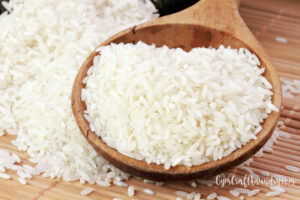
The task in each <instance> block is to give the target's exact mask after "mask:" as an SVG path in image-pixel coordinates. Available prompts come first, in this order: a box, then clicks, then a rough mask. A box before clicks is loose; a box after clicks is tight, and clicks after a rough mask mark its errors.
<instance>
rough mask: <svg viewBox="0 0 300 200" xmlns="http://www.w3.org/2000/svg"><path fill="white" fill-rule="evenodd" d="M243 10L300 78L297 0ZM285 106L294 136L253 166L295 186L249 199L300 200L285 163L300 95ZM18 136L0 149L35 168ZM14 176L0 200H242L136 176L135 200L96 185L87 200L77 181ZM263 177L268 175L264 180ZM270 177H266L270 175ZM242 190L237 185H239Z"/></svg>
mask: <svg viewBox="0 0 300 200" xmlns="http://www.w3.org/2000/svg"><path fill="white" fill-rule="evenodd" d="M240 12H241V15H242V17H243V18H244V20H245V22H246V23H247V25H248V26H249V28H250V29H251V30H252V32H253V33H254V34H255V35H256V37H257V38H258V40H259V41H260V42H261V43H262V45H263V46H264V48H265V49H266V51H267V52H268V53H269V55H270V56H271V59H272V61H273V63H274V65H275V66H276V67H277V69H278V71H279V74H280V76H281V77H285V78H289V79H300V56H299V55H300V1H297V0H264V1H261V0H244V1H242V3H241V7H240ZM277 36H280V37H284V38H286V39H287V40H288V43H286V44H283V43H278V42H276V41H275V38H276V37H277ZM283 104H284V108H283V109H282V112H281V118H280V120H281V121H283V122H284V123H285V124H284V125H283V126H281V129H282V130H285V131H287V132H289V133H290V135H291V137H290V138H285V137H282V136H279V137H278V140H277V142H275V144H274V146H273V150H274V151H273V152H272V153H264V155H263V156H262V157H253V159H254V161H253V162H252V163H251V164H250V168H251V169H252V170H253V171H254V172H255V173H257V174H259V171H260V170H266V171H269V172H271V174H281V175H285V176H286V177H287V178H288V179H291V180H294V182H295V183H294V184H285V185H282V187H283V188H285V189H286V191H287V192H286V193H283V194H281V195H280V196H277V197H265V193H266V192H269V191H271V190H270V189H269V188H268V186H267V185H259V186H254V187H253V186H249V187H248V189H253V188H259V189H260V190H261V192H260V193H258V194H257V195H256V196H255V197H247V196H246V197H245V199H275V200H276V199H278V200H279V199H280V200H282V199H291V200H297V199H300V173H299V172H298V173H296V172H291V171H288V170H286V169H285V168H284V166H285V165H293V166H296V167H300V97H299V96H297V97H294V98H290V99H287V98H284V99H283ZM14 138H15V137H14V136H11V135H6V136H4V137H0V149H8V150H9V151H10V152H14V153H16V154H17V155H19V156H20V157H21V158H22V162H23V163H25V164H30V163H29V161H28V159H29V157H28V155H27V154H26V153H24V152H21V151H17V149H16V147H14V146H13V145H12V144H11V142H10V141H11V140H13V139H14ZM7 173H8V174H10V175H11V176H12V179H11V180H4V179H1V178H0V199H1V200H50V199H51V200H53V199H59V200H61V199H64V200H77V199H82V200H88V199H101V200H102V199H113V198H114V197H118V198H121V199H141V200H142V199H145V200H146V199H150V198H151V199H176V196H177V195H176V194H175V193H174V191H176V190H183V191H186V192H197V193H198V192H199V193H201V194H202V198H206V196H207V195H208V194H211V193H213V192H216V193H218V195H222V196H226V197H229V198H231V199H239V198H236V197H234V196H232V195H231V194H229V190H230V189H232V188H234V187H232V186H229V185H226V186H225V187H224V188H220V187H219V186H213V187H208V186H206V185H202V184H197V187H196V188H194V187H191V186H190V185H189V184H187V183H185V182H176V183H166V184H164V185H163V186H155V185H152V184H147V183H144V182H142V181H141V180H138V179H136V178H131V179H130V180H129V181H127V183H128V184H129V185H133V186H134V187H135V190H136V195H135V196H134V198H132V197H131V198H129V197H128V196H127V187H119V186H111V187H108V188H106V187H101V186H97V185H93V186H92V187H93V188H94V192H93V193H91V194H90V195H88V196H82V195H80V192H81V190H83V189H84V188H86V187H89V186H90V185H88V184H85V185H81V184H79V183H78V182H63V181H61V180H58V179H49V178H43V177H41V176H34V177H33V179H32V180H29V181H28V184H27V185H21V184H20V183H19V182H18V181H17V175H16V173H15V172H14V171H10V170H8V171H7ZM228 173H231V174H235V175H236V176H237V177H243V176H244V175H247V174H248V173H246V172H245V171H243V170H241V169H238V168H235V169H233V170H231V171H230V172H228ZM260 177H261V178H263V176H260ZM265 178H266V177H265ZM235 187H237V186H235ZM144 188H149V189H152V190H153V191H155V195H154V196H151V195H148V194H145V193H143V192H142V190H143V189H144Z"/></svg>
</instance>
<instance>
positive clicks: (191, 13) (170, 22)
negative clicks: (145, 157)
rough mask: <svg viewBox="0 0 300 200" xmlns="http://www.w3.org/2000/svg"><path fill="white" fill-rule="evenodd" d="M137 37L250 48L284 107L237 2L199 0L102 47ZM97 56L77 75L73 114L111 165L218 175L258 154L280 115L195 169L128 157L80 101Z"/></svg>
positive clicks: (170, 176)
mask: <svg viewBox="0 0 300 200" xmlns="http://www.w3.org/2000/svg"><path fill="white" fill-rule="evenodd" d="M138 41H143V42H145V43H147V44H152V43H155V44H156V45H157V46H162V45H167V46H169V47H170V48H175V47H181V48H183V49H184V50H186V51H189V50H190V49H192V48H194V47H203V46H204V47H209V46H212V47H215V48H218V47H219V45H221V44H222V45H224V46H231V47H232V48H241V47H244V48H248V49H249V50H250V51H251V52H252V53H254V54H256V55H257V56H258V58H259V60H260V61H261V67H265V73H264V74H263V75H264V76H265V77H266V78H267V79H268V81H269V82H270V83H271V84H272V86H273V88H272V92H273V93H274V95H273V98H272V101H273V104H274V105H275V106H276V107H278V108H280V106H281V86H280V80H279V77H278V74H277V71H276V69H275V68H274V67H273V65H272V63H271V61H270V59H269V57H268V56H267V54H266V53H265V51H264V50H263V48H262V47H261V45H260V44H259V42H258V41H257V40H256V39H255V37H254V36H253V35H252V33H251V32H250V31H249V29H248V28H247V26H246V25H245V23H244V21H243V20H242V19H241V17H240V15H239V13H238V5H237V3H236V2H235V1H234V0H226V1H223V0H201V1H200V2H198V3H197V4H195V5H193V6H192V7H189V8H187V9H185V10H183V11H181V12H179V13H177V14H173V15H169V16H165V17H162V18H159V19H157V20H154V21H151V22H148V23H145V24H142V25H139V26H135V27H132V28H129V29H127V30H125V31H123V32H121V33H119V34H116V35H115V36H113V37H111V38H110V39H108V40H107V41H105V42H103V43H102V44H101V45H100V46H105V45H109V44H110V43H121V42H123V43H136V42H138ZM97 54H98V53H97V52H96V51H94V52H92V53H91V55H90V56H89V57H88V58H87V60H86V61H85V62H84V63H83V65H82V67H81V68H80V71H79V72H78V74H77V77H76V79H75V82H74V86H73V91H72V109H73V114H74V116H75V119H76V122H77V124H78V126H79V128H80V130H81V132H82V133H83V135H84V136H85V138H86V139H87V140H88V141H89V143H90V144H91V145H92V146H93V147H94V148H95V150H96V151H97V152H98V153H99V154H101V156H103V157H104V158H105V159H106V160H108V161H109V162H110V163H111V164H113V165H114V166H116V167H118V168H120V169H122V170H123V171H125V172H128V173H131V174H134V175H136V176H140V177H143V178H147V179H153V180H158V181H167V180H168V181H170V180H180V179H195V178H203V177H206V176H212V175H216V174H218V173H220V172H223V171H225V170H228V169H230V168H232V167H234V166H236V165H238V164H241V163H242V162H244V161H245V160H247V159H248V158H250V157H251V156H252V155H253V154H255V153H256V152H257V151H258V150H259V149H260V148H261V147H262V146H263V145H264V144H265V142H266V141H267V140H268V139H269V137H270V136H271V135H272V132H273V129H274V128H275V126H276V122H277V120H278V117H279V113H278V112H272V113H270V114H269V116H268V118H267V119H265V120H264V122H263V124H262V131H261V132H260V133H258V134H257V139H255V140H251V141H250V142H248V143H247V144H246V145H244V146H243V147H241V148H239V149H237V150H236V151H234V152H233V153H231V154H230V155H228V156H226V157H224V158H222V159H220V160H217V161H211V162H207V163H204V164H201V165H193V166H191V167H188V166H184V165H179V166H175V167H171V168H170V169H165V168H164V166H163V165H156V164H147V163H145V162H143V161H139V160H136V159H133V158H130V157H128V156H125V155H123V154H121V153H119V152H117V151H116V150H115V149H112V148H110V147H109V146H107V145H106V144H105V143H104V142H103V141H102V140H101V138H99V137H98V136H97V135H96V134H95V133H94V132H92V131H91V130H90V126H89V123H88V122H87V121H86V120H85V118H84V117H83V112H84V110H86V105H85V103H84V102H82V101H81V89H82V88H84V87H85V84H83V83H82V80H83V78H84V77H86V74H87V70H88V69H89V67H91V66H92V64H93V58H94V56H96V55H97Z"/></svg>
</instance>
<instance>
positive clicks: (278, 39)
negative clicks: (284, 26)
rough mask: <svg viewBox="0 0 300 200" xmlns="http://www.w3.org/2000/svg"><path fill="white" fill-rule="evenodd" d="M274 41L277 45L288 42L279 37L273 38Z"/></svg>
mask: <svg viewBox="0 0 300 200" xmlns="http://www.w3.org/2000/svg"><path fill="white" fill-rule="evenodd" d="M275 41H276V42H279V43H287V42H288V40H287V39H286V38H284V37H279V36H277V37H276V38H275Z"/></svg>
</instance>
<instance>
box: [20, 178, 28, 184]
mask: <svg viewBox="0 0 300 200" xmlns="http://www.w3.org/2000/svg"><path fill="white" fill-rule="evenodd" d="M18 181H19V183H21V184H22V185H26V183H27V182H26V180H25V179H23V178H21V177H20V178H18Z"/></svg>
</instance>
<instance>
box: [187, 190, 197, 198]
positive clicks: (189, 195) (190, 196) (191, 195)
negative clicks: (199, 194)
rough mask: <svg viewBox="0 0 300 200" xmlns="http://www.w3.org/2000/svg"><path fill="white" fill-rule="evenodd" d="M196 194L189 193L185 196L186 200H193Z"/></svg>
mask: <svg viewBox="0 0 300 200" xmlns="http://www.w3.org/2000/svg"><path fill="white" fill-rule="evenodd" d="M195 195H196V193H195V192H191V193H189V194H188V195H186V198H187V199H193V198H194V197H195Z"/></svg>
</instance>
